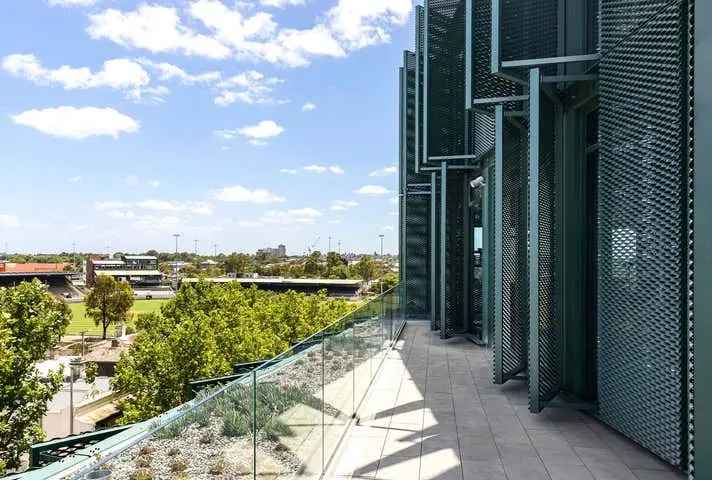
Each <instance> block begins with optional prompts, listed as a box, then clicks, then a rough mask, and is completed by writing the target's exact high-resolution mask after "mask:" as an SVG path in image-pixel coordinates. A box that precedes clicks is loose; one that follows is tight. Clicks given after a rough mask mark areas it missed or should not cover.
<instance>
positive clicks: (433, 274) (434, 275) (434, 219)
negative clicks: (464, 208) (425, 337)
mask: <svg viewBox="0 0 712 480" xmlns="http://www.w3.org/2000/svg"><path fill="white" fill-rule="evenodd" d="M430 192H431V193H430V312H431V317H430V328H431V330H440V312H441V307H442V306H441V300H440V298H441V291H440V248H441V243H440V181H439V178H438V175H437V174H436V173H435V172H432V174H431V177H430Z"/></svg>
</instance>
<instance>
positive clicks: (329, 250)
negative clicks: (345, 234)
mask: <svg viewBox="0 0 712 480" xmlns="http://www.w3.org/2000/svg"><path fill="white" fill-rule="evenodd" d="M329 252H331V237H329V251H328V252H327V253H329Z"/></svg>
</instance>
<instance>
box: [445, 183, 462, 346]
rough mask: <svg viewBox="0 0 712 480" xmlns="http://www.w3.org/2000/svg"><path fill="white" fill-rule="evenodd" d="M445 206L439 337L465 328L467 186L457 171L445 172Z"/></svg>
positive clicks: (453, 333)
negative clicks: (465, 218)
mask: <svg viewBox="0 0 712 480" xmlns="http://www.w3.org/2000/svg"><path fill="white" fill-rule="evenodd" d="M446 185H447V191H446V198H447V201H446V209H445V212H444V213H443V212H442V211H441V215H443V216H444V219H445V222H444V226H445V229H444V232H443V233H444V239H445V243H444V244H443V245H442V247H444V249H445V262H444V267H445V271H444V280H445V281H444V283H443V285H442V287H443V289H442V290H443V292H444V293H445V298H444V305H445V311H444V312H443V315H442V320H441V322H442V324H441V329H440V337H441V338H450V337H451V336H453V335H455V334H459V333H465V332H466V331H467V325H465V313H464V309H465V306H464V301H465V295H466V294H467V293H466V292H465V278H464V273H465V268H466V265H469V263H468V264H466V263H465V262H466V258H465V252H466V245H465V225H464V222H463V220H464V217H465V215H466V212H465V209H466V207H467V204H468V196H467V190H466V188H467V185H466V179H465V175H464V174H463V173H461V172H457V171H450V172H448V173H447V181H446Z"/></svg>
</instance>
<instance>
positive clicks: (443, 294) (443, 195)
mask: <svg viewBox="0 0 712 480" xmlns="http://www.w3.org/2000/svg"><path fill="white" fill-rule="evenodd" d="M447 217H448V215H447V165H445V164H444V163H443V164H442V167H441V169H440V248H439V249H440V259H439V260H440V272H439V274H440V275H439V276H440V336H441V337H442V336H444V335H445V334H446V328H445V326H446V323H447V291H446V285H447V283H446V282H447V270H446V262H447V248H448V245H447Z"/></svg>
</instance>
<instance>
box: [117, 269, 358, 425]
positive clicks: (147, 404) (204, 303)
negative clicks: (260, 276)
mask: <svg viewBox="0 0 712 480" xmlns="http://www.w3.org/2000/svg"><path fill="white" fill-rule="evenodd" d="M350 309H351V307H350V306H349V304H348V303H347V302H346V301H344V300H331V299H328V298H327V297H326V293H325V292H321V293H319V294H318V295H305V294H303V293H296V292H293V291H289V292H286V293H273V292H268V291H263V290H258V289H257V288H255V287H254V286H253V287H251V288H245V287H242V286H241V285H239V284H227V285H214V284H208V283H204V282H200V283H197V284H194V285H185V286H183V287H182V288H181V289H180V291H179V292H178V293H177V295H176V297H175V298H174V299H173V300H171V301H169V302H168V303H166V304H165V305H163V307H161V314H160V315H158V314H149V315H141V316H140V317H139V319H138V322H137V330H138V332H139V333H138V335H137V337H136V339H135V342H134V344H133V345H132V346H131V348H130V349H129V351H128V352H126V353H124V355H122V357H121V359H120V361H119V363H118V365H117V367H116V374H115V376H114V379H113V388H114V390H116V391H119V392H122V393H126V394H128V396H127V399H126V400H125V401H124V402H123V404H122V411H123V412H124V417H123V419H122V421H123V422H134V421H139V420H144V419H147V418H150V417H153V416H155V415H158V414H160V413H162V412H164V411H166V410H169V409H171V408H173V407H175V406H177V405H179V404H180V403H181V402H182V401H183V400H184V398H183V393H184V387H185V385H186V383H187V382H188V381H190V380H196V379H200V378H206V377H216V376H221V375H226V374H229V373H230V372H231V370H232V365H234V364H235V363H243V362H253V361H258V360H263V359H268V358H272V357H274V356H276V355H278V354H280V353H282V352H283V351H285V350H287V349H288V348H289V347H290V346H291V345H293V344H295V343H297V342H299V341H300V340H302V339H304V338H306V337H308V336H309V335H312V334H313V333H315V332H317V331H319V330H321V329H322V328H324V327H326V326H327V325H329V324H331V323H332V322H334V321H335V320H337V319H339V318H341V317H342V316H344V315H346V313H348V312H349V310H350Z"/></svg>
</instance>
